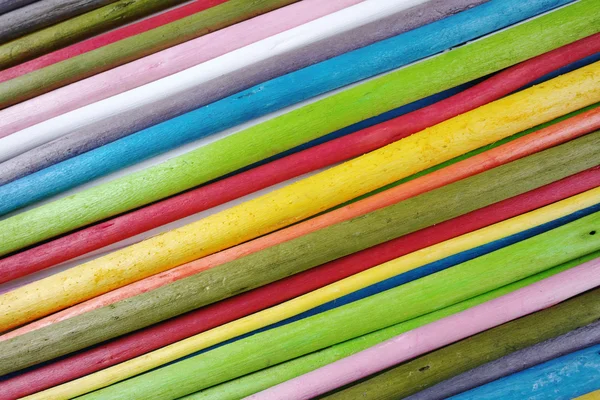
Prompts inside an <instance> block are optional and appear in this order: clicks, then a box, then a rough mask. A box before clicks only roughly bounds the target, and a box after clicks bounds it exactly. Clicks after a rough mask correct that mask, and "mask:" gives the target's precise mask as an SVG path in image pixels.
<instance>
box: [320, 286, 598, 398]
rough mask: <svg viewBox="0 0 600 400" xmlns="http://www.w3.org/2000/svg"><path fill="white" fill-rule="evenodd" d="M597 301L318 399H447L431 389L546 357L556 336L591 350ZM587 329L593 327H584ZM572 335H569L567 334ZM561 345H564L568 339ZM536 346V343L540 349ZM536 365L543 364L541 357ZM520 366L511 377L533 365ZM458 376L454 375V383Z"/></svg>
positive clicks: (580, 300) (589, 297)
mask: <svg viewBox="0 0 600 400" xmlns="http://www.w3.org/2000/svg"><path fill="white" fill-rule="evenodd" d="M599 296H600V290H598V289H596V290H594V291H592V292H590V293H587V294H583V295H581V296H579V297H577V298H574V299H572V300H569V301H566V302H565V303H562V304H559V305H557V306H554V307H552V308H550V309H548V310H544V311H541V312H539V313H536V314H534V315H531V316H529V317H527V318H523V319H521V320H518V321H514V322H510V323H508V324H506V325H503V326H500V327H497V328H494V329H491V330H489V331H487V332H484V333H481V334H478V335H476V336H473V337H472V338H469V339H467V340H463V341H461V342H458V343H456V344H453V345H450V346H448V347H447V348H444V349H440V350H437V351H434V352H432V353H431V354H428V355H425V356H423V357H419V358H417V359H415V360H413V361H410V362H408V363H406V364H403V365H400V366H398V367H395V368H393V369H390V370H389V371H386V372H384V373H382V374H379V375H377V376H374V377H372V378H369V379H367V380H366V381H364V382H361V383H359V384H357V385H354V386H351V387H349V388H347V389H345V390H342V391H340V392H337V393H334V394H332V395H329V396H325V397H324V398H328V399H331V400H334V399H350V398H357V397H356V396H360V397H361V398H365V399H381V400H383V399H398V398H406V397H407V396H409V397H407V398H408V399H411V400H412V399H416V398H429V399H445V398H448V397H450V396H451V394H448V395H446V394H444V393H451V392H455V390H452V389H451V390H449V391H444V392H437V393H434V392H433V391H434V390H435V388H437V387H441V386H442V385H443V384H444V383H443V382H442V381H444V379H447V378H452V377H453V376H456V375H457V374H460V373H461V372H465V375H466V374H468V373H469V372H466V371H469V370H470V369H471V368H475V367H478V366H480V367H478V368H476V369H475V371H483V369H485V367H486V365H487V364H485V363H487V362H490V361H491V363H490V364H494V365H501V364H502V363H503V360H505V361H506V362H507V363H510V364H512V360H514V361H516V362H517V363H518V361H517V359H518V354H532V353H531V350H533V349H540V351H542V352H544V353H545V354H547V355H549V354H551V353H552V349H551V348H547V347H544V343H561V342H562V338H563V336H561V335H565V336H564V338H572V339H573V342H572V343H573V347H572V348H573V349H574V351H575V350H579V349H581V348H583V347H588V345H586V343H589V345H594V344H596V343H595V341H596V340H598V339H596V338H597V337H598V336H599V332H598V331H599V330H598V328H597V325H598V323H597V322H596V321H597V320H598V319H600V316H599V315H598V312H600V308H598V307H599V304H598V299H599ZM587 324H593V325H592V326H591V327H590V326H587V327H584V326H586V325H587ZM577 328H580V329H581V330H579V329H577ZM575 329H577V330H575ZM572 330H575V331H574V332H570V331H572ZM545 340H548V342H544V341H545ZM566 340H569V341H570V339H566ZM540 342H542V343H541V344H540ZM575 343H580V344H581V345H582V347H579V348H577V345H575ZM530 346H531V347H530ZM559 346H565V347H564V348H565V349H567V348H570V347H571V345H570V344H568V343H564V344H561V345H559ZM542 348H543V349H542ZM557 350H558V348H557ZM555 354H556V355H557V356H561V355H564V354H566V353H562V352H561V351H560V350H558V352H556V353H555ZM532 357H534V358H536V357H537V355H534V354H532ZM553 358H554V357H553ZM509 360H511V361H509ZM539 360H543V356H541V358H539ZM523 361H524V360H523ZM544 361H546V360H544ZM544 361H541V362H544ZM524 362H525V364H522V365H523V367H521V368H519V367H518V366H517V364H515V365H514V372H518V371H520V370H523V369H526V368H529V367H531V366H533V365H536V364H537V363H536V364H529V362H528V361H524ZM504 365H506V364H504ZM507 367H508V366H507ZM508 368H510V367H508ZM460 376H461V375H458V376H456V378H459V377H460ZM490 377H491V375H490ZM437 382H442V383H440V384H439V386H433V387H431V388H430V390H424V391H422V392H419V390H420V389H423V388H427V387H430V386H432V385H433V384H435V383H437ZM447 382H448V383H450V382H455V379H450V380H448V381H447ZM463 384H466V385H467V386H459V387H457V390H458V391H460V388H461V387H468V386H470V384H469V383H468V382H467V381H463ZM411 394H412V396H411ZM440 396H441V397H440Z"/></svg>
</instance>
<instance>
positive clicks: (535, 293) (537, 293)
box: [247, 258, 600, 400]
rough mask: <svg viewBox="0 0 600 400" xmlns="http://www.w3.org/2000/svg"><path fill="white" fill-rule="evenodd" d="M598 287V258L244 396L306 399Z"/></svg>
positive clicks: (289, 399) (599, 268) (268, 398)
mask: <svg viewBox="0 0 600 400" xmlns="http://www.w3.org/2000/svg"><path fill="white" fill-rule="evenodd" d="M597 286H600V258H597V259H594V260H592V261H589V262H587V263H585V264H582V265H580V266H578V267H575V268H573V269H570V270H568V271H565V272H561V273H560V274H557V275H554V276H552V277H550V278H547V279H544V280H542V281H540V282H537V283H534V284H532V285H529V286H527V287H525V288H522V289H519V290H516V291H514V292H512V293H509V294H507V295H505V296H502V297H499V298H497V299H494V300H491V301H488V302H487V303H483V304H480V305H478V306H475V307H472V308H470V309H468V310H465V311H463V312H460V313H457V314H454V315H452V316H450V317H446V318H443V319H440V320H438V321H435V322H432V323H431V324H428V325H425V326H422V327H420V328H417V329H414V330H412V331H409V332H406V333H403V334H402V335H399V336H396V337H394V338H392V339H389V340H386V341H385V342H382V343H380V344H378V345H375V346H373V347H371V348H369V349H367V350H363V351H361V352H359V353H356V354H353V355H351V356H349V357H346V358H343V359H341V360H339V361H336V362H333V363H331V364H329V365H326V366H324V367H321V368H319V369H316V370H314V371H312V372H309V373H307V374H304V375H301V376H299V377H297V378H294V379H291V380H289V381H287V382H283V383H281V384H279V385H276V386H273V387H271V388H269V389H266V390H264V391H262V392H259V393H256V394H254V395H252V396H249V397H247V399H254V400H257V399H260V400H275V399H282V400H283V399H285V400H294V399H310V398H313V397H315V396H319V395H321V394H324V393H327V392H330V391H332V390H334V389H337V388H339V387H341V386H344V385H347V384H349V383H352V382H355V381H357V380H359V379H362V378H365V377H367V376H369V375H372V374H375V373H377V372H379V371H382V370H384V369H386V368H389V367H392V366H394V365H397V364H400V363H401V362H404V361H407V360H410V359H411V358H414V357H417V356H419V355H421V354H425V353H428V352H430V351H433V350H435V349H438V348H440V347H443V346H446V345H448V344H451V343H454V342H456V341H459V340H462V339H464V338H467V337H469V336H472V335H474V334H476V333H479V332H482V331H485V330H487V329H490V328H493V327H495V326H498V325H501V324H504V323H506V322H508V321H512V320H514V319H517V318H520V317H522V316H524V315H527V314H531V313H534V312H536V311H540V310H543V309H544V308H547V307H550V306H553V305H555V304H558V303H560V302H562V301H565V300H566V299H568V298H570V297H573V296H576V295H578V294H580V293H583V292H585V291H587V290H590V289H593V288H595V287H597Z"/></svg>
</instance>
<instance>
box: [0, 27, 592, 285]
mask: <svg viewBox="0 0 600 400" xmlns="http://www.w3.org/2000/svg"><path fill="white" fill-rule="evenodd" d="M589 44H591V45H592V46H591V49H594V48H595V46H596V45H598V46H600V35H596V36H594V37H590V38H589V40H588V39H584V40H582V41H579V42H575V43H573V44H571V45H568V46H565V47H562V48H560V49H557V50H555V51H553V52H550V53H546V54H544V55H541V56H538V57H536V58H534V59H531V60H528V61H526V62H524V63H522V64H520V65H518V66H515V67H512V68H510V69H508V70H507V71H505V72H502V73H499V74H498V75H497V76H496V77H494V78H493V79H490V80H487V81H486V82H485V83H482V84H479V85H477V86H475V87H474V88H471V89H468V90H466V91H465V92H463V93H461V94H457V95H455V96H452V97H451V98H450V99H448V100H442V101H440V102H438V103H436V104H432V105H430V106H428V107H427V108H424V109H421V110H418V111H414V112H412V113H410V114H408V115H406V116H405V117H400V118H398V119H396V120H395V121H394V122H393V124H395V125H396V126H397V127H400V130H401V131H403V132H400V131H398V129H389V127H390V125H391V124H392V123H385V124H381V125H379V127H378V128H377V129H365V130H363V131H360V132H357V133H354V134H350V135H348V136H345V137H342V138H339V139H337V140H332V141H330V142H327V143H324V144H321V145H318V146H316V147H313V148H312V149H307V150H304V151H301V152H299V153H297V154H293V155H290V156H288V157H285V158H283V159H281V160H276V161H273V162H271V163H269V164H267V165H263V166H259V167H256V168H254V169H251V170H249V171H246V172H243V173H240V174H238V175H234V176H232V177H230V178H227V179H224V180H221V181H218V182H215V183H213V184H209V185H206V186H203V187H201V188H198V189H195V190H193V191H190V192H186V193H184V194H182V195H179V196H176V197H173V198H170V199H167V200H164V201H162V202H159V203H156V204H154V205H150V206H148V207H146V208H143V209H140V210H137V211H134V212H132V213H129V214H125V215H123V216H120V217H117V218H114V219H112V220H110V221H106V222H103V223H101V224H99V225H95V226H92V227H90V228H86V229H83V230H79V231H77V232H75V233H73V234H70V235H67V236H64V237H62V238H59V239H57V240H55V241H52V242H49V243H46V244H42V245H41V246H38V247H35V248H33V249H30V250H26V251H23V252H19V253H17V254H15V255H13V256H11V257H7V258H4V259H2V260H0V283H4V282H7V281H10V280H12V279H16V278H19V277H22V276H24V275H27V274H30V273H32V272H35V271H39V270H41V269H44V268H47V267H50V266H52V265H55V264H59V263H60V262H64V261H66V260H69V259H71V258H75V257H77V256H79V255H82V254H85V253H86V252H89V251H93V250H96V249H99V248H102V247H104V246H107V245H110V244H112V243H116V242H118V241H120V240H123V239H126V238H128V237H131V236H135V235H137V234H139V233H141V232H144V231H147V230H150V229H153V228H156V227H158V226H160V225H162V224H167V223H170V222H172V221H175V220H178V219H180V218H184V217H187V216H189V215H192V214H195V213H198V212H201V211H203V210H206V209H209V208H211V207H215V206H217V205H219V204H223V203H226V202H227V201H231V200H233V199H235V198H236V197H241V196H243V195H245V194H248V193H251V192H254V191H258V190H260V189H263V188H266V187H269V186H272V185H274V184H277V183H280V182H283V181H285V180H288V179H291V178H293V177H296V176H300V175H302V174H305V173H308V172H311V171H315V170H318V169H320V168H323V167H326V166H328V165H331V164H334V163H338V162H341V161H344V160H347V159H349V158H351V157H355V156H358V155H361V154H364V153H366V152H368V151H371V150H374V149H376V148H378V147H381V146H383V145H386V144H388V143H390V142H391V141H393V140H397V139H398V138H400V137H403V136H408V135H409V134H411V133H414V132H417V131H419V130H420V129H422V128H426V127H428V126H432V125H434V124H435V123H437V122H441V121H442V120H444V119H446V118H450V117H453V116H456V115H458V114H460V113H462V112H466V111H468V110H470V109H473V108H476V107H477V106H480V105H484V104H485V103H487V102H489V101H492V100H495V99H497V98H499V97H501V96H503V95H507V94H509V93H511V92H513V91H514V90H516V89H518V88H520V87H521V86H523V85H526V84H527V83H531V82H533V81H535V80H536V78H539V77H542V76H543V77H544V78H546V77H545V76H544V74H545V73H547V72H549V71H553V70H554V69H556V68H559V67H561V66H563V65H565V64H569V63H570V62H571V61H573V60H575V59H577V58H579V57H581V56H584V55H585V54H587V53H588V51H589V49H590V46H589ZM599 50H600V49H599ZM569 65H570V64H569ZM553 73H554V72H553ZM592 119H593V118H592ZM574 122H575V120H571V123H574ZM497 143H498V142H497ZM471 168H472V167H471ZM473 171H475V170H473ZM473 173H474V172H473ZM371 211H372V210H371ZM338 221H339V220H338ZM308 224H309V225H310V224H311V223H308ZM312 224H313V225H312V226H313V228H311V229H310V230H316V229H317V228H316V224H314V223H312ZM319 226H321V227H322V226H325V225H319ZM292 229H294V228H292ZM295 229H299V228H295ZM310 230H308V231H310ZM308 231H307V230H304V231H302V232H303V233H306V232H308ZM298 232H300V231H299V230H298ZM290 237H291V236H290Z"/></svg>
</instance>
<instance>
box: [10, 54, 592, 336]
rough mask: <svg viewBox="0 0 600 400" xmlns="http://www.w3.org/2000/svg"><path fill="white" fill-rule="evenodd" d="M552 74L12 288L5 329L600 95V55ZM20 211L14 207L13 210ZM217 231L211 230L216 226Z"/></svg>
mask: <svg viewBox="0 0 600 400" xmlns="http://www.w3.org/2000/svg"><path fill="white" fill-rule="evenodd" d="M550 82H551V84H546V85H539V86H534V87H532V88H529V89H526V90H524V91H521V92H518V93H515V94H513V95H511V96H507V97H504V98H502V99H500V100H497V101H495V102H492V103H489V104H487V105H485V106H482V107H479V108H477V109H475V110H472V111H470V112H468V113H465V114H461V115H460V116H458V117H455V118H452V119H450V120H447V121H445V122H442V123H441V124H438V125H435V126H433V127H430V128H428V129H426V130H423V131H421V132H419V133H416V134H414V135H412V136H409V137H407V138H404V139H402V140H399V141H397V142H394V143H392V144H390V145H388V146H385V147H383V148H381V149H379V150H375V151H373V152H371V153H368V154H366V155H364V156H362V157H360V158H357V159H355V160H352V161H350V162H347V163H345V164H341V165H339V166H336V167H333V168H331V169H329V170H327V171H324V172H321V173H320V174H317V175H314V176H312V177H309V178H307V179H304V180H302V181H299V182H296V183H294V184H292V185H289V186H286V187H284V188H281V189H279V190H276V191H273V192H271V193H268V194H265V195H263V196H261V197H259V198H256V199H254V200H251V201H248V202H245V203H242V204H240V205H238V206H235V207H232V208H230V209H227V210H224V211H223V212H220V213H216V214H213V215H211V216H209V217H207V218H204V219H202V220H200V221H197V222H194V223H192V224H189V225H186V226H184V227H182V228H179V229H176V230H173V231H171V232H168V233H165V234H163V235H160V236H157V237H154V238H151V239H148V240H146V241H143V242H141V243H138V244H136V245H133V246H130V247H128V248H125V249H123V250H120V251H117V252H114V253H111V254H109V255H107V256H105V257H101V258H98V259H96V260H93V261H90V262H87V263H84V264H81V265H79V266H77V267H74V268H71V269H69V270H68V271H64V272H61V273H58V274H56V275H53V276H51V277H48V278H46V279H42V280H40V281H37V282H33V283H31V284H29V285H26V286H23V287H21V288H18V289H15V290H13V291H11V292H9V293H5V294H3V295H1V296H0V329H2V330H6V329H10V328H13V327H17V326H19V325H21V324H23V323H26V322H29V321H32V320H34V319H37V318H39V317H43V316H45V315H48V314H50V313H52V312H56V311H59V310H61V309H64V308H66V307H68V306H70V305H73V304H76V303H79V302H81V301H84V300H87V299H89V298H91V297H95V296H96V295H99V294H102V293H106V292H108V291H110V290H113V289H116V288H117V287H121V286H124V285H125V284H128V283H131V282H135V281H137V280H140V279H143V278H145V277H148V276H150V275H154V274H156V273H159V272H162V271H165V270H167V269H170V268H173V267H176V266H178V265H181V264H184V263H186V262H189V261H192V260H195V259H198V258H200V257H203V256H206V255H209V254H212V253H215V252H217V251H220V250H223V249H226V248H228V247H231V246H234V245H236V244H239V243H241V242H244V241H247V240H250V239H253V238H255V237H258V236H262V235H263V234H265V233H269V232H272V231H274V230H277V229H279V228H282V227H285V226H287V225H290V224H291V223H293V222H296V221H300V220H302V219H305V218H308V217H310V216H312V215H315V214H318V213H319V212H321V211H324V210H327V209H329V208H331V207H333V206H335V205H338V204H340V203H343V202H344V201H347V200H350V199H352V198H354V197H356V196H358V195H362V194H365V193H368V192H370V191H372V190H374V189H377V188H379V187H381V186H384V185H386V184H388V183H391V182H394V181H396V180H398V179H401V178H404V177H407V176H410V175H412V174H414V173H416V172H419V171H422V170H424V169H426V168H428V167H431V166H433V165H436V164H439V163H441V162H444V161H447V160H449V159H451V158H454V157H456V156H459V155H462V154H464V153H466V152H468V151H471V150H474V149H476V148H479V147H481V146H483V145H486V144H489V143H492V142H495V141H498V140H501V139H504V138H506V137H508V136H510V135H512V134H515V133H517V132H520V131H522V130H525V129H528V128H531V127H533V126H536V125H539V124H540V123H544V122H547V121H549V120H551V119H553V118H556V117H558V116H561V115H564V113H568V112H569V111H573V110H576V109H579V108H582V107H584V106H586V105H589V104H591V103H595V102H598V101H600V63H595V64H592V65H590V66H587V67H584V68H581V69H579V70H577V71H574V72H571V73H569V74H566V75H562V76H560V77H558V78H555V79H553V80H551V81H550ZM506 121H510V122H509V123H507V122H506ZM482 124H485V129H481V126H482ZM230 137H231V136H230ZM216 143H219V142H216ZM448 144H451V146H449V145H448ZM593 150H594V148H593V147H592V148H591V151H593ZM591 166H592V165H590V166H589V167H591ZM586 168H587V167H586ZM577 172H579V171H577ZM7 186H9V185H5V186H3V187H7ZM0 190H2V189H1V188H0ZM70 199H72V198H70ZM68 200H69V199H68ZM290 205H293V207H290ZM82 211H83V210H82ZM85 211H89V210H85ZM28 214H31V212H30V213H28ZM18 218H19V216H17V217H13V218H12V220H14V219H18ZM7 222H8V223H10V222H11V219H7V220H4V221H2V223H1V224H0V226H1V225H6V224H7ZM0 231H2V229H0ZM207 232H209V233H210V234H208V235H207ZM2 233H4V231H3V232H2ZM98 277H101V279H98Z"/></svg>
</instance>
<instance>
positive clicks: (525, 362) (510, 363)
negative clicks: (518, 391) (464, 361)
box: [390, 318, 600, 400]
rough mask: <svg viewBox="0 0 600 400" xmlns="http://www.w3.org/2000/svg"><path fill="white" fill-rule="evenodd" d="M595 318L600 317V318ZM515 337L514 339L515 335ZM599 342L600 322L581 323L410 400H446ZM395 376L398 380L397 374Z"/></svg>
mask: <svg viewBox="0 0 600 400" xmlns="http://www.w3.org/2000/svg"><path fill="white" fill-rule="evenodd" d="M596 319H598V320H600V318H596ZM561 323H563V322H562V320H559V319H555V320H552V324H553V325H557V324H561ZM561 328H562V327H561ZM571 329H573V328H571ZM540 331H541V330H540V328H539V325H538V324H535V325H532V326H531V327H530V333H529V335H531V334H538V332H540ZM515 335H519V336H521V335H523V333H522V332H521V331H516V332H511V333H510V335H509V337H510V336H515ZM529 335H528V334H527V333H526V334H525V335H524V336H525V337H526V336H529ZM543 338H544V336H538V337H537V341H540V342H541V340H543ZM512 340H515V339H514V338H513V339H512ZM496 343H502V341H501V340H500V341H498V342H496ZM533 343H535V342H533ZM597 344H600V322H598V321H596V322H593V323H591V324H589V325H586V326H582V327H580V328H578V329H575V330H573V331H571V332H568V333H565V334H564V335H561V336H558V337H552V338H548V339H547V340H545V341H543V342H541V343H537V344H533V345H531V346H530V347H527V348H524V349H522V350H519V351H515V352H514V353H511V354H508V355H506V356H504V357H502V358H499V359H494V361H491V362H488V363H487V364H483V365H481V366H479V367H477V368H474V369H472V370H470V371H467V372H465V373H463V374H460V375H458V376H456V377H454V378H452V379H448V380H446V381H443V382H441V383H439V384H437V385H435V386H433V387H430V388H428V389H426V390H424V391H422V392H419V393H417V394H415V395H413V396H410V397H409V398H408V399H410V400H417V399H446V398H449V397H450V396H454V395H456V394H459V393H462V392H465V391H467V390H470V389H474V388H476V387H478V386H483V385H485V384H486V383H489V382H492V381H495V380H497V379H500V378H503V377H505V376H509V375H512V374H516V373H518V372H521V371H523V370H524V369H527V368H531V367H534V366H536V365H539V364H542V363H545V362H547V361H550V360H553V359H555V358H558V357H562V356H564V355H567V354H569V353H573V352H575V351H579V350H582V349H584V348H586V347H590V346H594V345H597ZM520 347H523V346H520ZM517 349H518V348H517ZM512 350H516V349H512ZM467 354H475V352H474V351H470V352H468V353H467ZM448 362H449V361H448ZM390 378H391V377H390ZM393 379H394V380H396V379H397V377H396V378H393ZM392 385H393V384H392ZM390 386H391V385H390Z"/></svg>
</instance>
